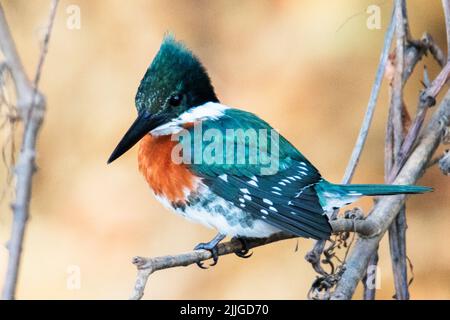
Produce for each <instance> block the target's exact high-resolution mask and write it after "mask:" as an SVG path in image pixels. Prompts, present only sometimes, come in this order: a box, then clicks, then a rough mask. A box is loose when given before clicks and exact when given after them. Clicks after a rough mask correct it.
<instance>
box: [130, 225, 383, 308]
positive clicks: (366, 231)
mask: <svg viewBox="0 0 450 320" xmlns="http://www.w3.org/2000/svg"><path fill="white" fill-rule="evenodd" d="M330 223H331V226H332V228H333V232H334V233H340V232H351V231H355V232H358V233H360V234H362V235H365V236H373V235H376V234H378V233H379V232H380V229H379V227H378V226H377V225H375V224H372V222H369V223H366V221H365V220H353V219H338V220H334V221H331V222H330ZM292 238H295V236H293V235H290V234H286V233H282V232H280V233H277V234H274V235H272V236H270V237H269V238H261V239H259V238H258V239H250V240H249V241H248V243H247V245H248V249H252V248H256V247H260V246H263V245H266V244H269V243H272V242H277V241H281V240H286V239H292ZM217 248H218V253H219V256H223V255H227V254H230V253H235V252H237V251H240V250H242V249H243V248H242V243H241V242H239V241H237V240H231V241H229V242H224V243H220V244H219V245H218V247H217ZM211 257H212V256H211V252H209V251H206V250H194V251H190V252H186V253H182V254H177V255H169V256H162V257H154V258H144V257H135V258H133V264H134V265H135V266H136V267H137V269H138V275H137V279H136V284H135V286H134V290H133V294H132V296H131V298H130V299H132V300H137V299H141V298H142V296H143V295H144V290H145V286H146V284H147V281H148V278H149V276H150V275H151V274H152V273H154V272H155V271H158V270H163V269H169V268H175V267H186V266H188V265H191V264H194V263H197V262H201V261H204V260H208V259H211Z"/></svg>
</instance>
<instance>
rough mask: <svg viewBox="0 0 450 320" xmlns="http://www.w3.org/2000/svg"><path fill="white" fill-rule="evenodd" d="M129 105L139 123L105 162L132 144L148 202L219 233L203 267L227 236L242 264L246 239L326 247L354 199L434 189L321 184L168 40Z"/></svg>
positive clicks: (284, 143)
mask: <svg viewBox="0 0 450 320" xmlns="http://www.w3.org/2000/svg"><path fill="white" fill-rule="evenodd" d="M135 105H136V109H137V118H136V120H135V121H134V122H133V124H132V125H131V127H130V128H129V129H128V131H126V133H125V135H124V136H123V138H122V139H121V140H120V142H119V143H118V145H117V147H116V148H115V149H114V151H113V152H112V154H111V156H110V157H109V159H108V164H109V163H111V162H113V161H114V160H116V159H117V158H118V157H120V156H121V155H123V154H124V153H125V152H127V151H128V150H129V149H130V148H131V147H133V146H134V145H135V144H137V143H138V142H139V150H138V166H139V171H140V172H141V173H142V174H143V176H144V178H145V180H146V181H147V183H148V185H149V186H150V188H151V190H152V191H153V193H154V195H155V197H156V198H157V199H158V200H159V201H160V202H161V203H162V204H163V205H164V206H166V207H167V208H169V209H170V210H172V211H174V212H175V213H177V214H179V215H181V216H182V217H185V218H187V219H188V220H191V221H193V222H197V223H200V224H203V225H205V226H207V227H210V228H213V229H216V230H217V232H218V233H217V235H216V236H215V237H214V238H213V239H212V240H211V241H209V242H202V243H199V244H198V245H196V246H195V247H194V250H201V249H203V250H208V251H210V252H211V256H212V258H213V262H212V263H211V265H215V264H216V263H217V261H218V249H217V246H218V244H219V243H220V241H222V240H223V239H224V238H225V237H226V236H229V237H232V238H235V239H237V240H239V241H240V242H241V243H242V247H243V249H242V250H241V251H239V252H236V254H237V255H238V256H240V257H243V258H246V257H248V256H249V254H248V251H249V250H248V248H247V245H246V244H247V241H248V239H250V238H265V237H268V236H271V235H272V234H274V233H278V232H285V233H287V234H290V235H294V236H297V237H303V238H311V239H315V240H327V239H329V238H330V235H331V233H332V228H331V225H330V216H331V212H333V211H334V210H336V209H339V208H341V207H343V206H345V205H348V204H351V203H353V202H354V201H356V200H357V199H359V198H360V197H362V196H385V195H395V194H417V193H424V192H427V191H431V190H432V189H431V188H429V187H423V186H414V185H383V184H334V183H331V182H329V181H327V180H326V179H324V178H323V177H322V176H321V174H320V173H319V171H318V169H317V168H316V167H315V166H314V165H313V164H312V163H311V162H310V161H309V160H308V159H307V158H306V157H305V156H304V155H303V154H302V153H301V152H300V151H299V150H298V149H297V148H296V147H295V146H294V145H293V144H291V143H290V142H289V141H288V140H287V139H286V138H284V137H283V136H282V135H281V134H279V132H278V131H276V130H275V129H273V128H272V127H271V126H270V125H269V124H268V123H267V122H266V121H264V120H262V119H261V118H260V117H258V116H257V115H255V114H253V113H251V112H248V111H244V110H241V109H237V108H233V107H230V106H227V105H225V104H222V103H221V102H220V101H219V99H218V98H217V95H216V93H215V90H214V88H213V85H212V83H211V80H210V77H209V75H208V73H207V71H206V69H205V67H204V66H203V64H202V63H201V62H200V60H199V58H198V57H197V56H196V55H195V54H194V53H193V52H192V51H191V50H189V49H188V48H187V47H186V45H185V44H184V43H183V42H181V41H178V40H177V39H175V37H174V36H173V35H171V34H169V35H165V36H164V38H163V40H162V43H161V46H160V48H159V51H158V52H157V54H156V55H155V57H154V59H153V60H152V62H151V64H150V66H149V67H148V69H147V70H146V72H145V74H144V77H143V78H142V80H141V82H140V85H139V87H138V90H137V93H136V97H135ZM205 136H206V137H205ZM198 265H199V266H200V267H202V268H205V266H204V265H203V264H202V263H198Z"/></svg>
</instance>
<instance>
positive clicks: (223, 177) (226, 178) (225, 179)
mask: <svg viewBox="0 0 450 320" xmlns="http://www.w3.org/2000/svg"><path fill="white" fill-rule="evenodd" d="M219 178H220V179H222V180H223V181H225V182H228V176H227V175H226V174H225V173H224V174H221V175H220V176H219Z"/></svg>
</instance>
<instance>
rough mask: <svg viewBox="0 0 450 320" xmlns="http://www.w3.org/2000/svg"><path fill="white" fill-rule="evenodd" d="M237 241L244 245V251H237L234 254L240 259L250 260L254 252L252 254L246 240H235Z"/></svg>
mask: <svg viewBox="0 0 450 320" xmlns="http://www.w3.org/2000/svg"><path fill="white" fill-rule="evenodd" d="M234 239H235V240H237V241H239V242H240V243H241V245H242V249H241V250H239V251H236V252H235V253H234V254H236V255H237V256H238V257H239V258H244V259H247V258H250V257H251V256H252V255H253V252H250V249H249V248H248V242H247V239H246V238H234Z"/></svg>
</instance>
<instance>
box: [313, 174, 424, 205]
mask: <svg viewBox="0 0 450 320" xmlns="http://www.w3.org/2000/svg"><path fill="white" fill-rule="evenodd" d="M315 189H316V191H317V194H318V196H319V200H320V204H321V205H322V207H323V208H324V210H325V211H329V210H333V209H337V208H340V207H342V206H344V205H347V204H350V203H352V202H354V201H356V200H357V199H359V198H360V197H362V196H389V195H395V194H415V193H424V192H429V191H432V190H433V189H432V188H430V187H422V186H412V185H387V184H333V183H330V182H328V181H325V180H322V181H321V182H319V183H318V184H317V185H316V186H315Z"/></svg>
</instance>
